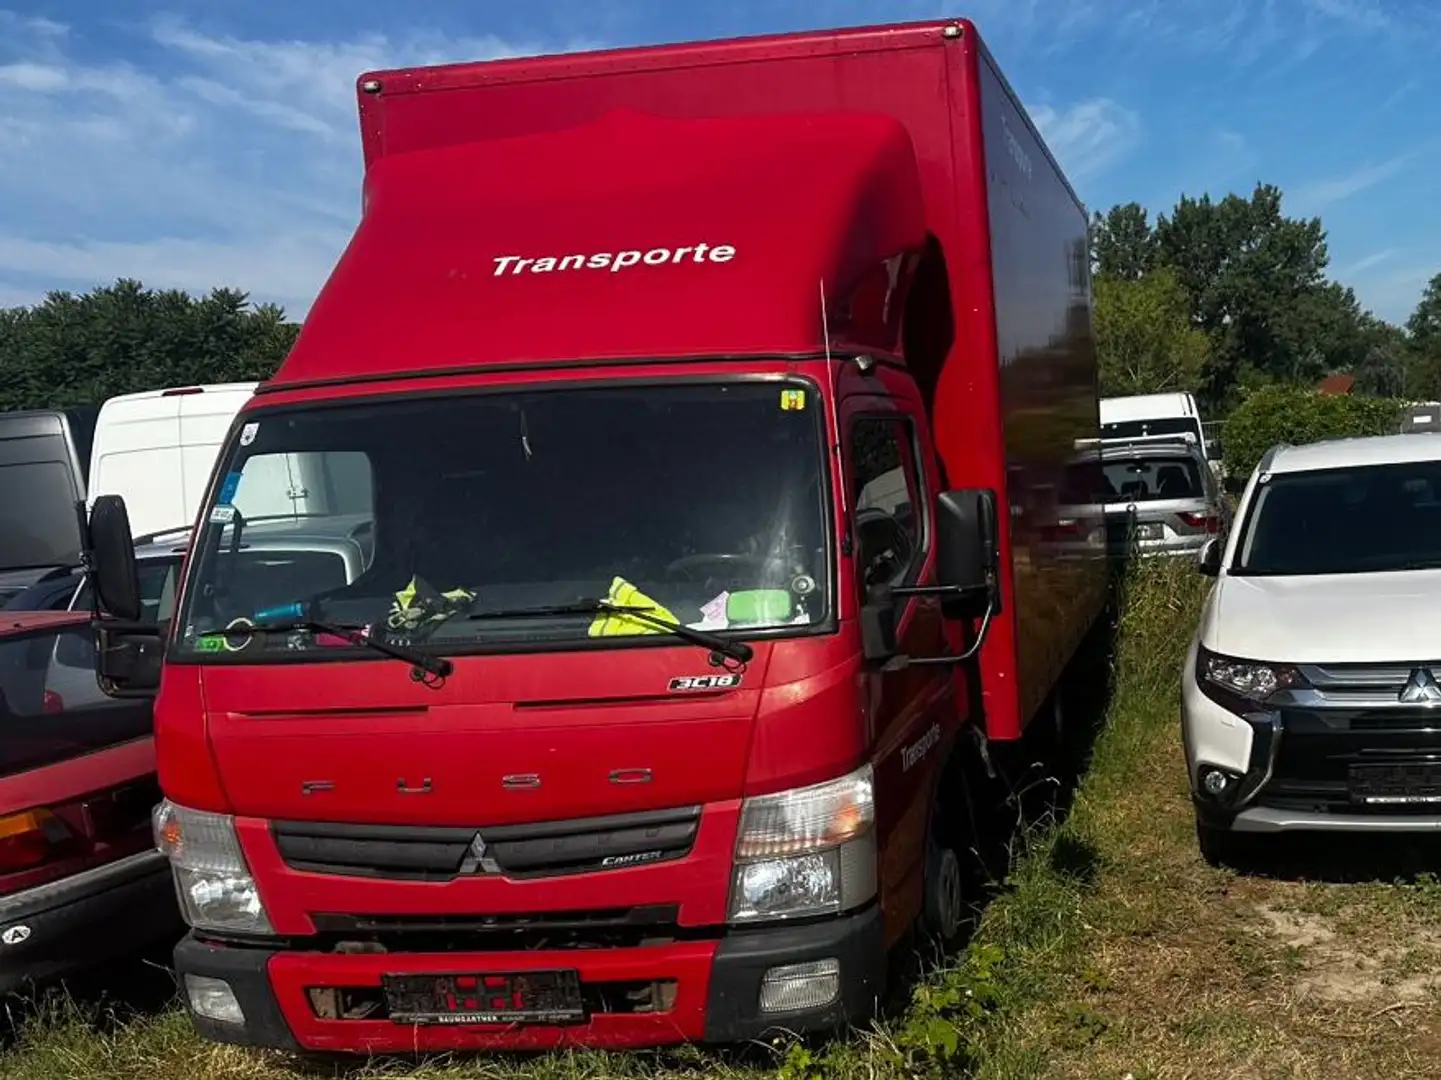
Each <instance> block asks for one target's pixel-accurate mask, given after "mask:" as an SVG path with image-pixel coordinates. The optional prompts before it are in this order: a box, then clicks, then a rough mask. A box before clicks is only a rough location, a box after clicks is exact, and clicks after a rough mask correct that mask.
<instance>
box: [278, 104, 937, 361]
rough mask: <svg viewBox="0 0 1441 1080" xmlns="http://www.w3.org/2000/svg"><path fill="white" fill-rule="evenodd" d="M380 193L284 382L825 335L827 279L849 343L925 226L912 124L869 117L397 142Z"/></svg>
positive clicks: (604, 123)
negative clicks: (881, 281)
mask: <svg viewBox="0 0 1441 1080" xmlns="http://www.w3.org/2000/svg"><path fill="white" fill-rule="evenodd" d="M365 202H366V209H365V213H364V216H363V218H362V221H361V224H360V226H359V227H358V228H357V230H356V233H355V236H354V237H353V238H352V240H351V243H350V245H349V247H348V248H347V249H346V251H345V253H344V255H343V256H342V257H341V260H340V262H339V264H338V265H337V266H336V268H335V270H334V272H333V273H332V274H331V277H330V279H329V281H328V282H327V283H326V285H325V288H324V289H323V290H322V292H321V294H320V296H319V297H318V298H317V300H316V302H315V305H314V306H313V308H312V309H311V312H310V314H309V316H308V317H307V318H306V320H305V324H304V328H303V330H302V332H301V335H300V338H299V340H298V341H297V342H296V345H295V348H294V349H293V351H292V352H291V354H290V356H289V358H288V359H287V360H286V361H285V363H284V365H283V366H282V367H281V369H280V371H279V373H278V374H277V375H276V377H275V378H274V379H272V380H271V383H270V386H271V387H274V388H277V389H278V388H279V387H281V386H284V385H287V384H293V383H298V382H310V381H313V380H332V379H346V378H354V379H365V378H369V377H375V376H378V375H389V374H394V373H397V372H400V371H404V370H417V371H421V370H427V371H428V370H435V369H443V368H451V367H457V368H458V367H476V366H484V365H489V364H506V363H518V362H529V361H584V360H607V359H620V358H651V357H663V358H669V357H688V356H700V355H734V354H748V353H772V354H774V353H783V354H784V353H802V352H813V351H816V350H818V349H820V348H822V347H823V345H824V344H825V336H824V334H823V332H822V320H821V302H820V298H821V287H822V284H821V283H822V281H824V283H825V291H826V295H827V297H828V298H830V302H829V305H828V306H833V307H834V308H835V309H836V310H835V311H833V313H832V316H831V320H832V321H831V325H830V327H829V328H830V331H831V335H832V342H833V343H834V342H835V341H836V340H837V338H836V335H837V333H838V331H839V333H841V334H842V335H843V334H844V326H845V319H844V310H843V309H844V307H845V303H844V301H845V298H846V297H847V296H848V295H849V294H851V293H853V292H855V291H856V290H858V289H860V288H861V287H862V285H863V284H865V283H866V282H871V281H874V279H875V278H876V276H877V273H878V271H880V270H882V268H883V267H885V266H886V265H887V260H890V262H889V268H890V280H891V281H892V282H893V283H894V282H895V281H896V280H897V276H898V275H897V273H896V267H898V265H899V260H898V259H896V258H895V257H896V256H898V255H901V254H903V253H905V252H908V251H914V250H917V249H919V248H920V247H921V245H922V244H923V242H924V236H925V233H924V211H923V207H922V205H921V194H920V181H919V176H918V173H917V169H916V163H915V155H914V151H913V150H912V147H911V143H910V138H909V136H908V135H907V133H906V131H905V129H904V128H903V127H902V126H901V125H900V124H899V123H898V122H896V121H895V120H893V119H891V118H889V117H882V116H869V115H835V114H831V115H825V116H778V117H774V116H773V117H747V118H741V119H707V120H668V119H659V118H656V117H652V116H648V115H643V114H639V113H633V112H615V113H610V114H608V115H606V116H604V117H602V118H601V119H599V120H598V121H596V122H595V123H592V124H587V125H585V126H582V127H577V128H572V129H569V130H565V131H559V132H552V133H547V134H539V135H532V136H524V137H520V138H514V139H500V140H492V141H481V142H471V143H463V144H458V145H453V146H446V147H440V148H436V149H431V150H424V151H419V152H415V153H409V154H395V155H389V156H386V157H384V158H381V159H380V160H378V161H377V162H376V163H375V164H374V166H373V167H372V168H371V170H370V171H369V173H368V175H367V178H366V186H365ZM891 330H893V327H892V328H891ZM888 332H890V331H888ZM869 344H872V345H873V346H876V347H880V346H882V345H884V344H885V343H877V342H870V343H869Z"/></svg>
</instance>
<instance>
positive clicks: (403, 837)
mask: <svg viewBox="0 0 1441 1080" xmlns="http://www.w3.org/2000/svg"><path fill="white" fill-rule="evenodd" d="M699 828H700V807H698V806H691V807H685V808H683V809H679V810H651V811H646V812H644V813H639V814H617V815H614V816H611V817H598V818H581V819H575V820H571V821H548V822H542V823H539V824H530V825H497V826H494V827H491V828H484V829H474V828H470V827H460V828H456V827H451V826H410V825H341V824H333V823H329V822H295V821H277V822H274V823H273V824H272V826H271V831H272V833H273V835H274V836H275V844H276V847H277V848H278V849H279V850H280V857H281V858H282V859H284V860H285V864H286V865H287V866H289V867H290V868H291V869H292V870H304V871H309V872H311V873H318V874H338V875H342V876H347V877H368V878H394V879H401V880H411V881H451V880H454V879H455V878H457V877H460V876H461V875H462V872H464V873H465V874H472V873H474V874H504V875H505V876H507V877H511V878H533V877H555V876H559V875H562V874H579V873H586V872H588V871H595V870H611V869H617V870H618V869H621V868H622V867H626V866H638V865H648V864H651V863H657V862H665V861H669V860H671V859H680V858H684V857H685V856H686V855H688V854H690V850H691V847H692V846H693V845H694V843H695V837H696V832H697V831H698V829H699ZM477 837H480V838H481V840H482V841H483V846H482V845H481V844H476V843H475V840H476V838H477Z"/></svg>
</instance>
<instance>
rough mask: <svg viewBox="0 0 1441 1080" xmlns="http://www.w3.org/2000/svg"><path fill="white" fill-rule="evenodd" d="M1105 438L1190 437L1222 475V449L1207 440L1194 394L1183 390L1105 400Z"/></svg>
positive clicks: (1102, 427)
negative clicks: (1220, 464)
mask: <svg viewBox="0 0 1441 1080" xmlns="http://www.w3.org/2000/svg"><path fill="white" fill-rule="evenodd" d="M1100 409H1101V417H1100V419H1101V438H1102V439H1103V440H1104V441H1107V442H1110V441H1115V440H1123V439H1124V440H1130V439H1144V438H1149V437H1153V436H1156V435H1181V436H1187V435H1189V436H1190V437H1191V438H1193V439H1195V441H1196V445H1197V446H1199V447H1200V448H1201V449H1202V451H1203V452H1204V453H1205V455H1206V460H1207V461H1209V462H1210V463H1211V470H1212V471H1213V472H1216V473H1218V474H1219V468H1218V464H1217V463H1218V461H1219V459H1220V456H1221V455H1220V453H1219V450H1218V448H1217V446H1216V444H1215V443H1214V442H1208V441H1207V440H1206V433H1205V431H1204V430H1203V429H1202V427H1201V410H1200V409H1198V408H1197V407H1196V397H1195V395H1194V394H1190V393H1186V392H1184V391H1179V392H1176V393H1170V394H1133V395H1131V396H1129V397H1112V398H1102V399H1101V401H1100Z"/></svg>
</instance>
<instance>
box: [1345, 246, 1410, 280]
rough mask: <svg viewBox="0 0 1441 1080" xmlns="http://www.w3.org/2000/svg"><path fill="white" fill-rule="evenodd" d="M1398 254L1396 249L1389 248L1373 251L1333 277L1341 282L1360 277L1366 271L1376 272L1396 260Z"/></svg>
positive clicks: (1349, 264) (1346, 266)
mask: <svg viewBox="0 0 1441 1080" xmlns="http://www.w3.org/2000/svg"><path fill="white" fill-rule="evenodd" d="M1397 254H1398V252H1397V251H1396V249H1395V248H1387V249H1386V250H1384V251H1373V252H1372V253H1371V254H1369V255H1363V256H1361V258H1359V259H1357V260H1356V261H1355V262H1352V263H1347V264H1346V265H1345V266H1341V267H1338V268H1337V269H1336V271H1335V274H1334V275H1333V276H1334V277H1336V278H1337V279H1338V280H1340V281H1345V280H1347V279H1348V278H1353V277H1357V276H1358V275H1361V274H1364V273H1366V271H1368V270H1374V269H1375V268H1376V267H1378V266H1380V265H1381V264H1382V263H1387V262H1390V261H1391V260H1393V259H1394V258H1396V255H1397Z"/></svg>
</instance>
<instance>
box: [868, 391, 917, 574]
mask: <svg viewBox="0 0 1441 1080" xmlns="http://www.w3.org/2000/svg"><path fill="white" fill-rule="evenodd" d="M914 446H915V440H914V439H913V438H912V432H911V424H910V422H909V421H908V420H903V419H900V418H898V417H886V418H872V417H866V418H863V419H860V420H857V421H856V422H855V426H854V428H853V429H852V432H851V455H852V468H853V470H854V476H853V477H852V481H851V505H852V507H853V514H854V517H855V537H856V558H857V559H858V560H859V563H860V567H861V575H862V581H863V582H864V584H865V585H867V586H870V585H895V584H899V583H901V582H903V581H905V580H907V579H908V578H910V577H911V576H912V575H913V574H914V573H915V572H916V571H917V570H918V569H919V567H920V563H921V555H922V536H923V523H922V513H923V511H922V509H921V507H922V498H923V496H922V492H921V485H920V480H919V476H918V475H917V471H916V461H915V454H914V451H913V447H914Z"/></svg>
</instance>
